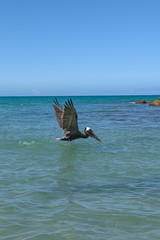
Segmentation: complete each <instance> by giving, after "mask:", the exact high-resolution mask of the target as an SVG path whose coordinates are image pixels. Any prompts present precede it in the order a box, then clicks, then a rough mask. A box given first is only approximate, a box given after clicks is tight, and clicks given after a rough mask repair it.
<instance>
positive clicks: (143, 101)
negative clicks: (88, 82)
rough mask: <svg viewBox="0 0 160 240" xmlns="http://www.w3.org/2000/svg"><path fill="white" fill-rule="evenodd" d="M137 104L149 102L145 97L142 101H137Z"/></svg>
mask: <svg viewBox="0 0 160 240" xmlns="http://www.w3.org/2000/svg"><path fill="white" fill-rule="evenodd" d="M136 103H137V104H145V103H147V102H146V100H145V99H143V100H140V101H138V102H136Z"/></svg>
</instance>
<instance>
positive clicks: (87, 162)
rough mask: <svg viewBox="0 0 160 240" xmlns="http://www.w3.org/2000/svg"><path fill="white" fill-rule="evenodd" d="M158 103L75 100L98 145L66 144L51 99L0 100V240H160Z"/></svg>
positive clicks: (92, 141)
mask: <svg viewBox="0 0 160 240" xmlns="http://www.w3.org/2000/svg"><path fill="white" fill-rule="evenodd" d="M57 98H58V100H59V102H60V103H61V104H62V105H63V104H64V101H65V100H67V99H68V98H69V97H57ZM157 98H158V96H101V97H98V96H96V97H91V96H90V97H72V100H73V102H74V105H75V108H76V110H77V114H78V125H79V130H81V131H83V129H84V127H86V126H87V127H91V128H92V129H93V131H94V132H95V133H96V135H97V136H98V137H99V138H100V139H101V140H102V142H101V143H100V142H98V141H96V140H95V139H92V138H88V139H79V140H75V141H73V142H72V143H71V144H68V143H67V142H61V141H56V138H58V137H62V136H63V131H62V130H61V129H60V128H59V126H58V123H57V121H56V118H55V115H54V110H53V107H52V99H53V98H52V97H1V98H0V236H1V238H0V239H2V240H28V239H32V240H42V239H44V240H52V239H53V240H59V239H62V240H63V239H66V240H68V239H70V240H72V239H73V240H75V239H77V240H84V239H87V240H91V239H92V240H93V239H94V240H95V239H97V240H106V239H113V240H117V239H123V240H124V239H129V240H131V239H134V240H135V239H136V240H143V239H148V240H151V239H160V230H159V226H160V107H151V106H149V105H148V104H145V105H141V104H135V101H138V100H140V99H146V100H147V101H150V100H155V99H157Z"/></svg>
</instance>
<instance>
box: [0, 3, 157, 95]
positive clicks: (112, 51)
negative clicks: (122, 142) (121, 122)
mask: <svg viewBox="0 0 160 240" xmlns="http://www.w3.org/2000/svg"><path fill="white" fill-rule="evenodd" d="M112 94H113V95H115V94H160V1H159V0H77V1H76V0H73V1H71V0H67V1H66V0H43V1H42V0H23V1H22V0H14V1H13V0H1V1H0V96H15V95H16V96H22V95H27V96H32V95H52V96H54V95H112Z"/></svg>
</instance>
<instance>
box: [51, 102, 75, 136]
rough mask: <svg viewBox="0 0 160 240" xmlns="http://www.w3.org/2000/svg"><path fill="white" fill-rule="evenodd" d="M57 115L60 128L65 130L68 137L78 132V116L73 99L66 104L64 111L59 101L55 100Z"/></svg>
mask: <svg viewBox="0 0 160 240" xmlns="http://www.w3.org/2000/svg"><path fill="white" fill-rule="evenodd" d="M54 103H55V106H53V107H54V109H55V115H56V118H57V121H58V124H59V126H60V128H62V129H63V130H64V133H65V134H66V135H68V134H75V133H76V132H78V131H79V130H78V116H77V113H76V110H75V108H74V105H73V102H72V99H70V100H68V101H67V102H65V105H64V110H63V108H62V107H61V106H60V105H59V103H58V101H57V99H55V100H54Z"/></svg>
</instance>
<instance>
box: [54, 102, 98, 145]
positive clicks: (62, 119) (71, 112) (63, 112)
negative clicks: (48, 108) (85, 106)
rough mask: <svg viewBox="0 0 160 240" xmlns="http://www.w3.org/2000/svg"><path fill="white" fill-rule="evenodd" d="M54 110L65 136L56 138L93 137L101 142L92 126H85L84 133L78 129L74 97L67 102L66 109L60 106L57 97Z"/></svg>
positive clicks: (68, 139)
mask: <svg viewBox="0 0 160 240" xmlns="http://www.w3.org/2000/svg"><path fill="white" fill-rule="evenodd" d="M53 102H54V105H53V107H54V110H55V116H56V118H57V122H58V124H59V126H60V128H62V129H63V131H64V134H65V136H64V137H62V138H56V140H64V141H69V142H70V141H72V140H75V139H78V138H88V137H93V138H95V139H97V140H98V141H100V142H101V140H100V139H99V138H98V137H97V136H96V134H95V133H94V132H93V131H92V129H91V128H90V127H85V128H84V133H82V132H80V131H79V129H78V116H77V113H76V110H75V108H74V105H73V102H72V99H70V100H68V101H66V102H65V105H64V109H63V108H62V107H61V106H60V104H59V102H58V100H57V99H56V98H55V99H54V100H53Z"/></svg>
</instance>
